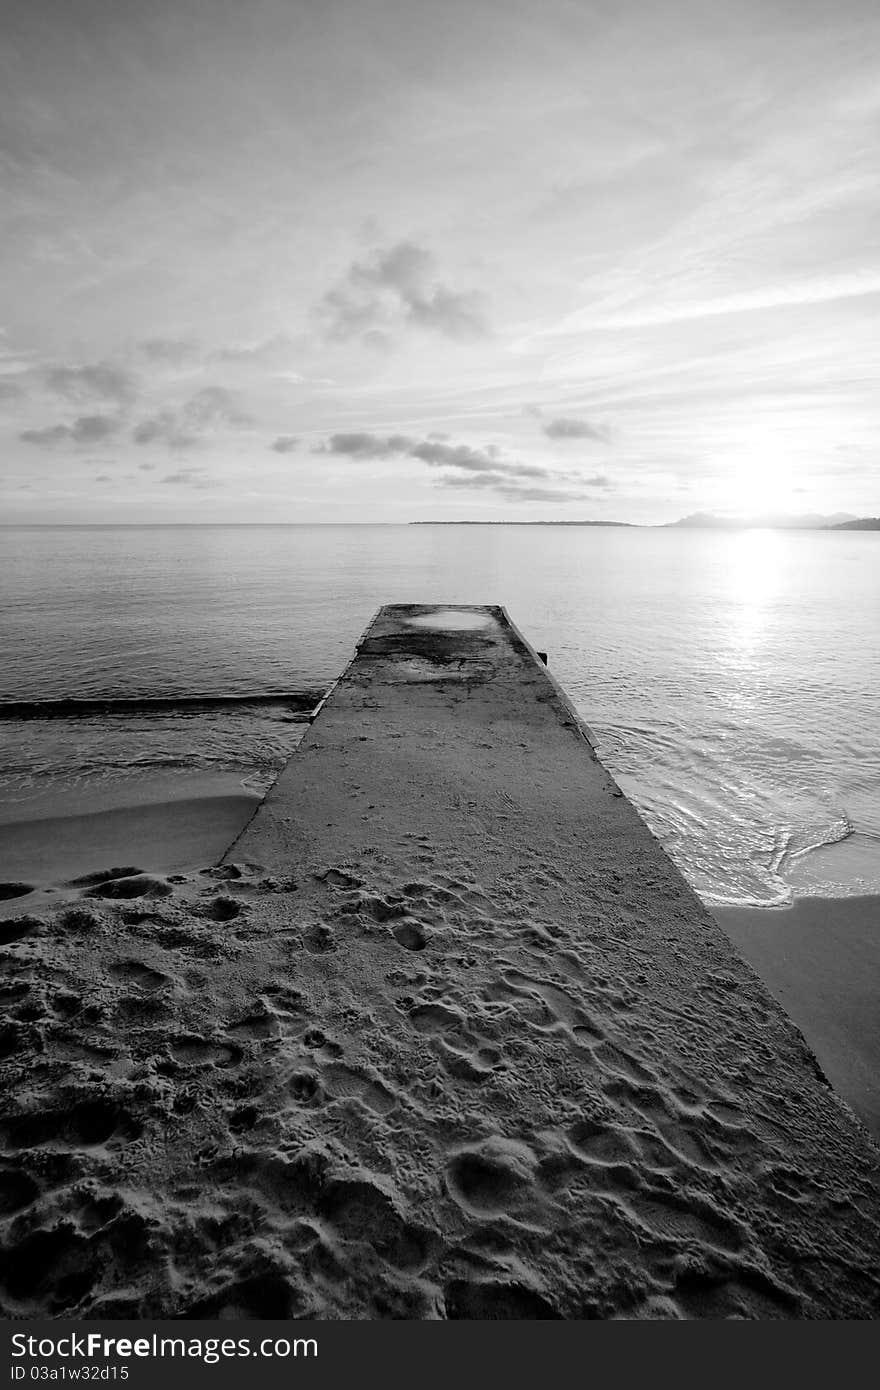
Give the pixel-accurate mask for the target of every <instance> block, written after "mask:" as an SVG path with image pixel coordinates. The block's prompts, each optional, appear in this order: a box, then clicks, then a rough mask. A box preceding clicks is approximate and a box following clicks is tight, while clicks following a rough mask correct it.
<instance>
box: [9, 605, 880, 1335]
mask: <svg viewBox="0 0 880 1390" xmlns="http://www.w3.org/2000/svg"><path fill="white" fill-rule="evenodd" d="M464 618H467V619H468V621H467V622H465V621H464ZM458 619H459V610H458V609H448V608H447V609H434V608H431V607H430V606H426V605H409V606H404V605H393V606H390V607H386V608H384V609H382V610H381V612H380V614H379V615H378V616H377V617H376V618H375V619H374V621H373V623H372V624H371V625H370V627H369V628H368V629H367V631H366V633H365V634H364V636H363V638H362V639H361V641H360V642H359V644H358V647H357V653H356V655H355V657H354V659H353V660H352V661H351V663H350V664H349V666H348V667H347V668H346V670H345V672H344V673H343V675H342V677H341V678H340V680H339V682H338V683H337V685H336V686H335V687H334V690H333V693H332V695H331V696H330V698H329V699H328V700H327V701H326V702H325V704H324V706H323V707H322V710H321V713H320V716H319V717H318V718H317V719H316V721H315V723H314V724H312V725H311V726H310V728H309V730H308V733H307V734H306V737H305V738H304V740H303V742H302V745H301V746H300V748H299V750H298V751H297V753H296V755H295V758H294V759H292V760H291V762H290V764H288V767H287V768H286V770H285V771H284V772H283V773H282V774H281V776H280V777H279V778H278V780H277V782H276V783H275V785H274V786H273V787H272V788H271V790H270V791H269V793H268V794H267V796H266V797H265V799H263V800H262V803H260V801H259V798H257V797H254V798H253V802H254V803H255V809H256V813H255V814H254V815H253V816H252V817H250V818H249V823H248V824H247V826H246V827H245V828H244V832H243V833H238V835H237V836H236V838H235V839H234V842H233V843H232V844H231V845H230V846H229V847H228V848H227V849H226V852H225V853H224V854H223V856H222V859H221V861H220V862H219V863H217V862H215V863H214V865H206V864H204V860H205V858H208V857H213V855H210V856H209V855H208V854H207V852H206V845H205V842H204V840H203V839H202V840H200V839H199V836H200V835H202V834H203V833H204V832H205V831H206V830H207V829H211V831H212V833H214V832H216V831H217V830H218V828H219V827H218V820H217V816H216V814H215V812H216V805H213V806H212V805H211V799H210V798H204V797H203V798H196V799H195V802H196V804H195V806H193V805H192V803H187V802H186V801H179V802H178V803H177V805H176V807H175V806H172V807H170V808H168V807H165V808H163V807H162V806H161V805H157V804H155V803H154V804H153V805H152V806H151V807H143V806H142V807H139V808H128V810H127V811H126V810H125V809H124V808H116V809H115V810H109V811H105V812H104V813H101V834H102V835H103V836H104V841H103V844H102V846H101V853H107V845H108V843H109V840H108V837H110V836H111V835H115V836H116V837H117V838H116V842H115V843H116V846H117V850H115V851H114V852H113V853H112V855H110V859H111V863H110V864H106V863H105V864H103V865H100V866H99V867H97V868H96V869H94V870H91V871H89V870H86V872H85V873H83V872H82V871H83V870H84V869H85V865H84V864H82V863H80V864H78V865H77V869H78V870H79V871H80V872H79V874H78V881H73V882H72V881H71V877H70V876H67V877H66V878H65V879H64V880H63V882H59V884H58V885H57V887H56V889H55V896H54V897H52V898H51V899H50V900H49V901H50V902H51V903H52V904H54V908H53V907H51V906H50V907H48V909H47V910H44V911H43V912H41V913H38V914H37V913H29V912H28V910H27V909H28V907H29V906H30V901H31V900H32V899H33V898H34V897H36V896H39V895H38V894H37V893H36V892H30V891H29V892H26V893H24V894H22V895H21V897H20V899H19V905H20V906H22V907H23V908H24V911H23V913H22V915H20V916H18V917H17V918H15V919H13V920H6V921H5V922H4V923H3V928H4V930H3V933H2V944H3V952H2V954H3V958H4V962H5V965H6V967H7V970H8V973H9V978H8V981H7V984H6V987H5V998H6V999H7V1001H8V1003H9V1004H10V1014H11V1017H10V1022H9V1025H8V1027H7V1028H6V1029H5V1030H4V1049H5V1056H4V1063H5V1066H6V1068H7V1074H8V1077H9V1084H8V1085H7V1087H6V1088H5V1091H4V1095H3V1098H2V1101H0V1129H2V1132H3V1137H4V1143H5V1164H6V1167H7V1174H8V1187H7V1190H8V1191H9V1192H10V1193H11V1197H12V1210H11V1211H10V1212H9V1213H8V1214H7V1215H5V1216H4V1217H3V1219H2V1221H0V1226H2V1232H0V1239H2V1243H3V1248H4V1254H5V1259H4V1274H3V1276H2V1279H0V1302H2V1308H3V1311H4V1313H6V1314H7V1315H12V1316H19V1317H20V1316H24V1315H28V1314H31V1315H40V1314H41V1315H45V1314H48V1315H49V1316H54V1317H57V1316H73V1317H76V1318H88V1317H93V1316H98V1317H103V1318H106V1317H111V1318H112V1317H117V1318H120V1317H122V1318H132V1317H134V1318H146V1317H150V1318H155V1317H159V1318H164V1317H169V1316H170V1317H172V1318H175V1317H176V1318H179V1317H187V1316H189V1317H194V1318H224V1319H225V1318H230V1317H231V1318H248V1319H252V1318H256V1319H260V1318H265V1317H267V1316H269V1317H273V1316H274V1317H278V1318H283V1319H289V1318H314V1317H317V1318H320V1319H322V1320H324V1319H331V1318H332V1319H351V1318H353V1317H354V1318H357V1319H362V1318H371V1319H372V1318H383V1319H385V1318H389V1317H390V1318H394V1317H397V1318H400V1317H404V1318H407V1319H413V1318H415V1319H420V1320H421V1319H428V1320H436V1319H462V1318H465V1319H483V1318H491V1319H493V1320H494V1319H499V1318H505V1319H516V1320H520V1319H530V1320H531V1319H549V1318H553V1319H559V1318H564V1319H582V1318H589V1319H596V1318H603V1319H604V1318H619V1317H624V1318H629V1319H633V1318H635V1319H656V1318H662V1319H668V1318H675V1319H678V1318H713V1319H714V1318H729V1317H736V1318H743V1317H745V1318H761V1319H763V1318H801V1317H805V1318H816V1317H823V1316H832V1317H866V1316H868V1317H870V1316H873V1315H874V1314H875V1313H876V1308H877V1295H878V1293H880V1282H878V1281H877V1279H876V1277H875V1276H874V1275H873V1273H869V1272H868V1271H873V1268H874V1265H875V1259H876V1250H877V1236H878V1233H880V1205H878V1199H880V1191H878V1189H877V1185H876V1172H877V1161H878V1149H877V1147H876V1146H875V1144H874V1143H872V1142H871V1139H870V1137H869V1135H868V1133H867V1132H866V1131H865V1129H864V1128H863V1127H862V1126H861V1125H860V1124H859V1123H858V1122H857V1120H856V1119H855V1117H854V1115H853V1114H852V1112H851V1111H850V1110H849V1109H848V1107H847V1105H846V1104H845V1102H843V1101H842V1100H841V1099H840V1098H839V1097H838V1096H836V1095H835V1094H834V1093H833V1091H832V1090H831V1088H830V1086H829V1085H828V1084H827V1081H826V1078H825V1076H824V1075H823V1073H822V1072H821V1071H820V1068H819V1066H818V1064H817V1062H816V1059H815V1057H814V1056H813V1054H812V1053H811V1052H810V1050H809V1048H808V1046H807V1044H806V1043H805V1041H804V1037H803V1035H802V1033H801V1032H800V1031H799V1030H798V1028H797V1027H796V1026H795V1024H794V1023H792V1021H791V1019H790V1018H789V1017H788V1015H787V1014H786V1013H785V1011H784V1010H783V1008H782V1007H781V1005H780V1004H779V1002H778V1000H777V999H775V998H773V997H772V995H771V993H770V992H769V991H768V989H767V988H766V987H765V986H764V985H763V984H762V982H761V979H760V978H759V977H758V975H756V974H755V972H754V971H753V970H752V969H751V968H750V966H749V965H748V964H747V963H746V961H745V959H744V958H743V956H742V955H741V954H740V952H739V951H738V950H737V949H736V948H735V947H734V945H733V943H732V940H731V937H730V936H729V935H728V934H727V933H726V932H725V930H724V929H723V928H722V927H721V926H720V925H719V924H718V922H717V920H716V919H715V918H713V916H712V915H711V914H710V912H709V911H708V909H707V908H705V907H704V906H703V905H702V904H701V903H700V902H699V900H698V899H697V897H696V895H695V894H694V893H693V891H692V889H690V888H689V887H688V885H687V884H686V882H685V880H684V878H683V877H682V875H681V873H680V871H679V870H678V869H677V868H676V867H675V865H674V864H673V862H672V861H671V859H670V858H669V856H668V855H667V854H666V853H665V851H664V850H663V849H662V847H661V846H660V845H659V844H658V842H657V840H656V839H655V837H653V836H652V835H651V833H650V831H649V829H648V827H647V825H646V823H645V822H644V820H643V819H642V818H641V817H640V816H639V814H638V812H637V811H636V809H635V807H634V806H633V805H632V804H631V803H630V802H629V801H628V799H627V798H626V797H625V795H624V794H623V792H622V790H621V789H620V788H619V787H618V786H617V784H616V782H615V781H614V779H613V777H612V776H611V775H610V774H609V773H608V772H607V770H606V769H605V768H604V766H603V765H602V763H601V762H600V761H599V760H598V759H597V758H596V756H595V754H594V752H593V750H592V748H591V747H590V744H589V741H588V740H587V739H586V737H585V736H584V731H583V728H582V726H581V725H580V722H579V721H578V720H576V719H575V718H574V716H573V712H572V709H571V706H570V704H569V703H568V701H567V699H566V698H565V697H564V695H563V694H562V692H561V691H560V689H559V688H558V687H557V686H556V685H555V683H554V682H553V681H552V680H551V679H550V678H549V676H548V674H547V672H546V670H545V668H544V667H543V665H542V664H541V663H540V661H539V660H538V658H537V656H536V654H535V653H534V651H533V650H532V649H531V647H529V645H528V644H527V643H526V642H525V640H524V639H523V638H522V636H521V634H520V633H519V631H518V629H516V628H515V627H514V625H513V624H512V623H511V622H510V620H509V618H508V616H507V614H506V612H505V611H504V610H503V609H501V608H499V607H495V606H488V605H486V606H483V607H480V608H475V607H473V606H471V607H467V608H464V607H462V609H461V620H458ZM187 807H188V809H186V808H187ZM182 808H184V809H182ZM228 809H230V810H233V809H234V810H235V814H236V815H237V816H239V817H240V819H244V814H245V812H246V811H247V810H248V809H249V808H248V807H245V806H242V805H241V804H240V803H239V804H237V805H236V806H235V807H233V808H228ZM133 816H134V817H135V819H136V824H137V829H138V836H139V837H138V839H137V843H135V839H134V838H133V831H134V826H135V822H133V820H132V817H133ZM180 818H182V823H183V825H184V827H185V828H186V827H188V831H187V833H188V834H189V837H190V838H189V843H188V845H184V844H183V842H182V836H181V834H180V833H178V832H179V830H180V826H179V825H177V826H176V825H175V821H176V820H178V819H180ZM96 820H97V818H96V817H84V816H81V817H76V818H74V825H73V826H72V825H70V824H68V825H67V826H66V827H65V828H64V830H63V835H62V827H61V826H60V825H59V823H58V821H57V820H56V821H52V820H51V818H50V819H49V820H44V821H42V822H33V821H32V822H30V823H29V826H27V827H26V828H25V829H24V830H21V831H20V832H19V833H21V834H27V835H30V837H31V843H30V845H29V847H26V852H27V854H31V855H34V854H35V853H36V852H37V851H38V850H39V856H38V858H36V859H35V858H31V859H30V861H28V860H27V859H26V858H25V857H24V855H25V851H24V850H23V849H22V846H21V845H19V847H18V852H19V855H20V857H19V859H18V861H17V862H18V863H19V864H21V865H25V864H26V863H28V862H29V863H30V864H32V865H36V866H37V867H39V868H40V870H41V872H42V873H43V875H44V876H43V877H42V878H41V880H40V884H39V885H38V886H39V888H40V892H41V893H45V890H46V889H47V888H50V887H53V886H55V885H52V884H50V883H48V882H47V881H46V877H45V874H46V873H48V870H49V869H50V868H51V869H52V871H53V872H54V870H55V869H56V868H60V867H61V864H62V862H64V861H62V860H61V859H59V855H60V853H61V849H62V844H61V842H62V840H64V842H65V843H64V846H63V849H64V853H65V854H67V855H71V854H74V853H76V852H78V851H79V850H82V849H83V848H84V847H85V848H86V849H87V850H88V853H89V854H90V855H91V856H93V857H94V856H96V855H97V854H98V850H97V848H96V844H95V830H96ZM74 828H76V831H77V835H78V837H79V838H78V840H77V836H75V835H73V830H74ZM228 828H229V827H227V829H228ZM234 830H239V831H240V821H239V825H238V826H235V827H233V831H234ZM148 831H149V832H151V834H152V839H150V838H149V836H148V834H147V832H148ZM10 834H12V831H7V835H10ZM163 837H164V838H163ZM229 838H230V837H227V843H228V839H229ZM41 846H42V848H40V847H41ZM196 848H198V850H199V852H200V856H201V858H202V860H203V864H202V866H201V867H200V868H198V869H196V870H195V872H192V871H187V872H183V873H180V872H175V873H167V872H166V874H165V876H163V875H162V874H160V873H153V874H150V873H148V872H142V871H141V870H146V869H147V866H148V863H149V864H163V863H164V865H167V864H168V863H169V856H172V857H173V858H174V859H175V860H176V861H177V862H178V863H179V862H180V860H182V859H185V858H187V857H188V855H189V854H190V853H191V852H194V851H195V849H196ZM117 851H118V852H117ZM123 851H124V852H123ZM50 853H51V863H50ZM113 860H115V861H116V864H121V865H124V867H115V866H113V862H112V861H113ZM7 862H9V861H7ZM66 862H69V860H68V861H66ZM93 862H94V859H93ZM135 866H137V867H135ZM9 887H14V885H12V884H7V888H9ZM65 897H66V899H67V901H65ZM44 1256H45V1258H44ZM6 1271H8V1272H6ZM622 1272H623V1275H622Z"/></svg>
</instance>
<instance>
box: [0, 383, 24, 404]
mask: <svg viewBox="0 0 880 1390" xmlns="http://www.w3.org/2000/svg"><path fill="white" fill-rule="evenodd" d="M23 394H24V392H23V391H22V389H21V387H20V386H19V385H18V382H16V381H4V380H3V379H2V377H0V401H18V400H21V397H22V396H23Z"/></svg>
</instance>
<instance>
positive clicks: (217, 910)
mask: <svg viewBox="0 0 880 1390" xmlns="http://www.w3.org/2000/svg"><path fill="white" fill-rule="evenodd" d="M241 911H242V904H241V903H240V902H237V901H236V899H235V898H228V897H226V896H223V895H221V896H220V897H217V898H214V899H213V900H212V901H211V902H210V903H208V906H207V907H206V908H205V916H206V917H210V919H211V921H212V922H232V921H234V919H235V918H236V917H238V916H239V914H240V913H241Z"/></svg>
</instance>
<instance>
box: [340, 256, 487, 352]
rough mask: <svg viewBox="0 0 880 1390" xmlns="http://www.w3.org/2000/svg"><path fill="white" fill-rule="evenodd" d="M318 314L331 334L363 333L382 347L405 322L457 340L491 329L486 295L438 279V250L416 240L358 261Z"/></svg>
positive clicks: (479, 335) (343, 338)
mask: <svg viewBox="0 0 880 1390" xmlns="http://www.w3.org/2000/svg"><path fill="white" fill-rule="evenodd" d="M318 314H319V317H320V318H321V319H322V320H323V322H324V325H325V329H326V332H327V336H328V337H330V338H332V339H337V340H341V341H346V340H348V339H352V338H360V339H361V341H362V342H363V343H364V344H365V345H366V346H369V347H377V348H387V347H388V346H389V345H390V342H391V338H390V334H392V333H393V332H394V331H395V330H397V329H400V328H405V327H416V328H422V329H426V330H428V331H429V332H433V333H439V334H442V335H443V336H444V337H447V338H452V339H455V340H457V341H467V340H469V339H475V338H484V337H486V336H487V334H488V332H489V328H488V324H487V322H486V318H485V313H484V308H483V301H482V297H481V296H480V295H479V294H476V293H474V292H473V291H460V290H453V289H450V288H449V286H448V285H444V284H440V283H438V282H437V281H436V280H435V278H434V258H433V256H432V255H431V253H430V252H429V251H426V250H425V249H424V247H421V246H417V245H416V244H415V243H414V242H411V241H401V242H398V243H397V245H395V246H391V247H389V248H388V250H386V251H376V252H374V254H373V255H372V256H371V257H370V258H369V259H368V260H365V261H355V262H353V264H352V265H351V266H349V268H348V271H347V272H346V274H345V276H344V278H343V279H342V280H341V281H340V283H339V284H338V285H336V286H334V288H333V289H331V290H328V292H327V293H326V294H325V295H324V298H323V299H322V301H321V303H320V305H319V306H318Z"/></svg>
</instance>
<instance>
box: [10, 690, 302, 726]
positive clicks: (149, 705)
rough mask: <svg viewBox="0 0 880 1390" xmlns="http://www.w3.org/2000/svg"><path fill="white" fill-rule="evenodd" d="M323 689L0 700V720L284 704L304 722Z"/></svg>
mask: <svg viewBox="0 0 880 1390" xmlns="http://www.w3.org/2000/svg"><path fill="white" fill-rule="evenodd" d="M324 694H325V692H324V690H274V691H268V690H267V691H259V692H257V693H255V694H252V695H140V696H132V697H123V698H117V697H116V696H107V697H106V698H104V697H100V696H97V697H93V698H90V699H78V698H71V699H62V700H2V701H0V719H2V720H12V719H83V718H90V717H91V718H94V717H95V716H96V715H102V716H109V717H111V718H112V717H113V716H117V715H130V714H145V715H150V714H205V713H207V712H209V711H211V710H235V709H246V708H248V707H249V706H255V705H284V706H286V708H287V709H288V710H289V711H291V712H292V713H293V714H299V715H301V716H302V717H303V719H307V718H308V717H309V715H310V714H311V713H312V711H313V710H314V709H315V708H316V706H317V705H318V704H319V703H320V702H321V700H322V699H323V697H324Z"/></svg>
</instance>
